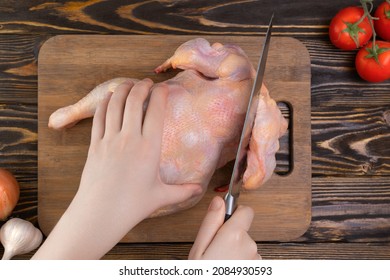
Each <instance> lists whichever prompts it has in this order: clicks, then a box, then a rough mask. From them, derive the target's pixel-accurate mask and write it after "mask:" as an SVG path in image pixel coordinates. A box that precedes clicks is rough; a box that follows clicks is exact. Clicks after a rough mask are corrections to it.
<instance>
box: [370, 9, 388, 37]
mask: <svg viewBox="0 0 390 280" xmlns="http://www.w3.org/2000/svg"><path fill="white" fill-rule="evenodd" d="M375 17H376V18H378V20H374V25H375V31H376V33H377V34H378V35H379V36H380V37H381V38H382V39H383V40H386V41H390V3H389V2H383V3H382V4H380V5H379V6H378V8H377V9H376V11H375Z"/></svg>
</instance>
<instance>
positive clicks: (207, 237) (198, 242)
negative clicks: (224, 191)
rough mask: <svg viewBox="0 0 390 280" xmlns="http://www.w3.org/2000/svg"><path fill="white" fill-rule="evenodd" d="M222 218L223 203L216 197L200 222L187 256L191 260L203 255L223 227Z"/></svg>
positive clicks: (223, 213) (223, 215) (223, 216)
mask: <svg viewBox="0 0 390 280" xmlns="http://www.w3.org/2000/svg"><path fill="white" fill-rule="evenodd" d="M224 218H225V203H224V201H223V199H222V198H221V197H219V196H216V197H214V198H213V199H212V200H211V203H210V206H209V209H208V211H207V214H206V216H205V217H204V219H203V221H202V224H201V226H200V228H199V231H198V234H197V236H196V239H195V242H194V245H193V246H192V248H191V251H190V255H189V257H190V258H191V259H194V258H196V259H198V258H200V257H201V256H202V255H203V253H204V252H205V251H206V249H207V248H208V247H209V245H210V243H211V242H212V241H213V239H214V237H215V235H216V234H217V232H218V230H219V229H220V228H221V226H222V225H223V221H224Z"/></svg>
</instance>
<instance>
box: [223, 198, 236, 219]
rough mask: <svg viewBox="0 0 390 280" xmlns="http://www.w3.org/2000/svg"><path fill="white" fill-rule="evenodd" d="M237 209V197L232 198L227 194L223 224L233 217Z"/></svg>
mask: <svg viewBox="0 0 390 280" xmlns="http://www.w3.org/2000/svg"><path fill="white" fill-rule="evenodd" d="M236 208H237V197H234V196H233V195H231V194H230V193H229V192H228V193H227V194H226V196H225V219H224V223H225V222H226V221H227V220H229V218H230V217H231V216H232V215H233V213H234V210H236Z"/></svg>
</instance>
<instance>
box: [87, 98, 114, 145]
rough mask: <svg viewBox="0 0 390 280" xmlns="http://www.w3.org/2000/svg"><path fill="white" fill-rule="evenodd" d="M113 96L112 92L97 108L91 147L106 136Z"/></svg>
mask: <svg viewBox="0 0 390 280" xmlns="http://www.w3.org/2000/svg"><path fill="white" fill-rule="evenodd" d="M111 96H112V92H111V93H110V94H108V95H107V96H106V98H104V99H103V100H102V101H101V102H100V103H99V105H98V106H97V108H96V111H95V114H94V116H93V122H92V132H91V145H92V144H93V143H95V142H96V141H97V140H100V139H102V138H103V136H104V130H105V124H106V113H107V106H108V103H109V101H110V99H111Z"/></svg>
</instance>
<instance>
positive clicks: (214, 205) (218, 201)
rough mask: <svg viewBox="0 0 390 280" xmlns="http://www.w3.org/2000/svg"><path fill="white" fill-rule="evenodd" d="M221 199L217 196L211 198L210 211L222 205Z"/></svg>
mask: <svg viewBox="0 0 390 280" xmlns="http://www.w3.org/2000/svg"><path fill="white" fill-rule="evenodd" d="M222 204H223V202H222V199H219V198H218V197H214V198H213V200H211V203H210V206H209V210H210V211H216V210H218V209H220V208H221V207H222Z"/></svg>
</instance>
